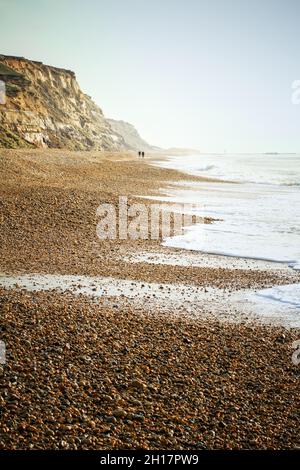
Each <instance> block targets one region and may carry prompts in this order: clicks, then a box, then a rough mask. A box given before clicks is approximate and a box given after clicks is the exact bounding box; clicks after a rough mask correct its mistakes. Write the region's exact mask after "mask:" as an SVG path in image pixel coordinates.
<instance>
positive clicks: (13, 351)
mask: <svg viewBox="0 0 300 470" xmlns="http://www.w3.org/2000/svg"><path fill="white" fill-rule="evenodd" d="M155 158H158V156H157V155H153V156H149V158H148V160H147V158H146V159H145V160H144V161H142V160H139V159H138V158H137V156H136V155H135V154H131V153H128V154H122V155H121V154H108V153H99V152H95V153H93V152H65V151H58V150H55V151H54V150H53V151H52V150H51V151H50V150H47V151H15V150H11V151H10V150H1V151H0V172H1V188H0V191H1V202H0V204H1V211H0V222H1V231H0V253H1V255H0V259H1V265H0V270H1V272H2V273H5V276H4V277H3V274H2V276H1V277H2V279H3V278H5V277H6V279H8V278H11V279H12V281H11V284H10V285H6V288H4V287H5V286H4V285H3V284H2V287H1V288H0V302H1V304H0V309H1V337H0V339H1V340H3V341H5V342H6V346H7V362H6V364H5V365H3V366H2V369H1V386H2V390H3V392H1V404H0V405H1V407H2V410H3V413H2V415H1V429H2V431H0V447H1V448H2V449H17V448H37V449H44V448H64V449H67V448H70V449H73V448H78V449H82V448H91V449H110V448H141V447H142V448H145V449H163V448H165V449H166V448H178V449H195V448H203V449H205V448H207V449H211V448H273V449H281V448H294V447H297V446H299V444H300V443H299V438H298V434H299V418H300V415H299V413H298V410H299V393H298V390H299V378H300V369H299V367H297V366H295V365H293V364H292V361H291V354H292V352H293V350H292V348H291V345H292V342H293V341H294V340H295V339H298V337H297V336H298V331H299V330H297V329H290V330H287V329H284V328H282V327H280V326H270V325H269V326H265V325H263V324H260V323H259V322H257V321H256V319H255V318H253V316H252V315H251V312H248V315H247V316H245V315H242V312H241V311H239V309H238V308H237V307H236V306H235V307H234V308H232V307H230V306H229V304H228V306H227V303H226V302H227V301H226V299H228V298H229V297H228V296H230V295H232V293H237V294H238V295H241V294H243V292H246V291H249V290H251V289H261V288H264V287H269V286H272V285H274V284H289V283H293V282H299V274H297V273H295V272H293V271H292V270H289V269H285V268H284V267H281V266H278V265H276V264H272V263H264V262H261V263H256V262H253V261H251V260H238V259H237V260H234V261H233V260H232V259H228V260H227V261H226V260H225V259H224V257H213V256H210V255H206V256H205V255H199V254H197V253H195V252H194V253H189V254H187V252H186V251H184V250H175V249H174V250H172V249H169V248H168V249H167V248H163V247H161V245H160V240H127V241H124V240H111V241H109V240H107V241H100V240H99V239H98V238H97V235H96V225H97V218H96V209H97V207H98V206H99V204H100V203H104V202H105V203H112V204H117V202H118V196H119V195H126V196H127V197H128V202H129V203H132V202H140V198H139V196H147V197H151V196H161V195H163V188H164V187H167V186H170V185H172V184H176V182H178V181H186V180H187V176H186V175H185V174H183V173H180V172H177V171H175V170H166V169H161V168H157V167H155V166H154V165H153V163H154V161H155ZM159 158H164V157H163V156H160V157H159ZM149 161H150V162H151V165H149V164H148V162H149ZM188 179H189V180H191V181H199V180H201V179H200V178H196V177H188ZM143 202H144V201H143ZM146 203H147V204H150V203H151V199H149V200H148V201H147V202H146ZM209 222H211V221H209V220H208V221H206V223H209ZM153 256H154V258H155V257H156V261H154V262H152V261H153ZM151 257H152V261H151ZM161 257H163V258H165V259H167V262H165V261H164V260H163V258H161ZM176 257H177V258H179V259H180V260H182V261H178V260H177V261H176ZM190 258H192V261H190V262H188V260H189V259H190ZM170 260H171V261H170ZM34 273H35V274H36V275H40V274H44V275H49V274H52V275H65V276H75V275H76V276H79V277H80V276H82V277H83V276H90V277H95V276H96V277H97V279H99V278H102V279H104V280H106V281H104V284H105V282H106V284H105V285H104V290H105V289H106V295H99V296H98V297H97V298H95V297H96V296H93V295H89V296H87V295H86V292H84V291H80V289H79V291H78V289H77V291H76V289H75V291H74V286H73V289H69V291H70V292H59V291H57V290H47V291H44V292H40V291H39V289H36V291H32V289H28V286H27V287H26V285H23V284H22V281H20V276H22V275H23V276H24V275H28V274H31V275H33V274H34ZM16 276H19V284H18V281H17V280H16V282H15V283H14V279H16ZM107 278H111V279H112V281H111V282H108V281H107ZM77 281H78V283H79V284H80V281H79V279H78V278H76V283H77ZM36 282H39V281H38V279H36ZM98 282H99V281H98ZM83 283H84V282H83ZM124 283H125V284H124ZM14 284H16V285H14ZM149 284H151V285H152V286H153V284H155V288H153V287H151V289H152V290H151V289H150V291H149ZM114 285H116V289H115V290H114V289H112V286H114ZM122 286H123V287H124V286H125V287H124V288H123V289H122ZM178 286H179V287H178ZM25 287H26V289H25ZM75 287H76V286H75ZM49 288H51V289H52V288H53V285H51V283H50V285H49ZM89 288H90V290H91V292H94V293H96V292H97V289H98V288H100V287H99V285H97V281H96V282H95V284H94V285H92V284H91V285H89ZM102 288H103V286H102ZM93 289H95V290H94V291H93ZM143 289H145V295H144V294H143V293H142V291H143ZM153 289H154V290H153ZM168 289H170V290H169V291H168ZM214 289H216V290H217V291H218V292H219V293H220V292H224V297H223V304H222V301H220V303H221V304H222V305H221V306H220V311H219V312H218V311H217V310H216V309H217V304H216V302H215V303H214V302H213V301H215V297H216V295H215V292H217V291H216V290H214ZM185 290H186V291H185ZM135 291H136V293H137V295H135ZM173 291H174V292H173ZM170 292H171V293H172V292H173V295H175V293H177V298H176V299H175V300H176V302H175V301H174V297H172V296H170V295H169V293H170ZM180 292H181V293H182V292H185V293H186V297H184V296H183V297H180ZM200 292H202V294H203V295H204V298H203V297H202V296H201V295H200ZM153 294H155V296H153ZM206 294H209V295H211V301H210V299H209V297H208V296H207V295H206ZM218 295H219V294H218ZM193 296H194V297H193ZM153 297H156V298H154V299H153ZM220 297H221V298H222V296H220ZM135 298H137V299H138V302H135V301H134V300H135ZM150 300H151V302H150ZM187 301H188V303H189V305H187ZM193 306H194V311H193ZM221 307H222V308H221ZM226 310H230V315H229V312H227V313H228V315H227V320H229V319H231V321H226V315H225V313H226ZM202 311H203V312H202ZM222 311H223V314H222ZM195 313H198V315H195ZM192 314H193V315H192ZM233 319H234V320H235V321H234V322H232V320H233ZM134 382H135V384H134Z"/></svg>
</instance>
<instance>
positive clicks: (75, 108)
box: [0, 55, 138, 150]
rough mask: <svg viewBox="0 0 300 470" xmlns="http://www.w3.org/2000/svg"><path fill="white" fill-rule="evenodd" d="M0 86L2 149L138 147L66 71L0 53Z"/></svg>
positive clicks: (115, 148)
mask: <svg viewBox="0 0 300 470" xmlns="http://www.w3.org/2000/svg"><path fill="white" fill-rule="evenodd" d="M0 85H1V86H0V147H8V148H16V147H32V146H34V147H56V148H67V149H71V150H91V149H93V150H122V149H134V150H135V149H136V147H135V146H134V140H133V139H130V142H127V141H126V140H125V139H124V137H123V136H122V135H121V134H120V133H118V132H116V130H114V128H113V127H112V126H111V124H110V122H109V121H108V120H107V119H106V118H105V116H104V115H103V112H102V110H101V109H100V108H99V107H98V106H97V105H96V104H95V103H94V102H93V101H92V99H91V98H90V97H89V96H87V95H86V94H84V93H83V92H82V91H81V89H80V87H79V85H78V83H77V81H76V77H75V74H74V72H72V71H70V70H64V69H60V68H56V67H52V66H48V65H44V64H43V63H42V62H36V61H31V60H28V59H25V58H23V57H14V56H4V55H0ZM4 88H5V94H4V93H3V89H4ZM1 89H2V94H1ZM133 129H134V128H133ZM135 132H136V131H135ZM136 134H137V132H136ZM137 135H138V134H137Z"/></svg>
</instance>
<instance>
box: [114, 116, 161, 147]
mask: <svg viewBox="0 0 300 470" xmlns="http://www.w3.org/2000/svg"><path fill="white" fill-rule="evenodd" d="M108 122H109V124H110V125H111V128H112V129H113V130H114V131H115V132H116V133H117V134H118V135H120V136H122V137H123V139H124V141H125V142H126V144H127V145H128V146H129V147H130V148H132V149H137V150H145V151H147V150H148V151H150V150H154V147H152V146H151V145H149V144H148V143H147V142H146V141H145V140H144V139H142V137H141V136H140V135H139V133H138V131H137V130H136V128H135V127H134V126H133V125H132V124H129V122H125V121H116V120H115V119H108Z"/></svg>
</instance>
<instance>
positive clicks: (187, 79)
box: [0, 0, 300, 152]
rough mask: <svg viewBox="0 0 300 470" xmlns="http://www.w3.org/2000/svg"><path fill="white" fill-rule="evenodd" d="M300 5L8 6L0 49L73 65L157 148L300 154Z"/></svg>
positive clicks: (144, 2)
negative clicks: (299, 95) (296, 97)
mask: <svg viewBox="0 0 300 470" xmlns="http://www.w3.org/2000/svg"><path fill="white" fill-rule="evenodd" d="M299 18H300V1H299V0H251V1H250V0H247V1H246V0H207V1H203V0H139V1H138V0H26V1H25V0H0V53H3V54H10V55H20V56H24V57H26V58H30V59H34V60H41V61H43V62H44V63H46V64H51V65H54V66H57V67H64V68H68V69H71V70H74V71H75V73H76V76H77V79H78V82H79V84H80V87H81V88H82V90H83V91H84V92H86V93H87V94H89V95H91V96H92V98H93V99H94V101H95V102H96V103H97V104H98V105H99V106H100V107H101V108H102V109H103V111H104V113H105V115H106V116H107V117H112V118H115V119H123V120H126V121H129V122H131V123H132V124H134V125H135V126H136V128H137V129H138V131H139V132H140V134H141V135H142V137H144V138H145V139H146V140H147V141H148V142H149V143H151V144H155V145H159V146H163V147H170V146H177V147H178V146H180V147H195V148H199V149H200V150H202V151H204V152H221V151H223V150H224V149H226V150H227V151H228V152H268V151H278V152H299V151H300V104H299V105H295V104H292V101H291V95H292V89H291V85H292V82H293V81H294V80H300V54H299V44H300V26H299Z"/></svg>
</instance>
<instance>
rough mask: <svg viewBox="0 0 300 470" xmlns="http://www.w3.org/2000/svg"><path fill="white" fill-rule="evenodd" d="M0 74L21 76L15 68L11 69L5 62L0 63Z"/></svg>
mask: <svg viewBox="0 0 300 470" xmlns="http://www.w3.org/2000/svg"><path fill="white" fill-rule="evenodd" d="M1 75H11V76H12V77H22V75H21V74H20V73H18V72H16V71H15V70H13V69H11V68H10V67H8V66H7V65H5V64H1V63H0V76H1Z"/></svg>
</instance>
